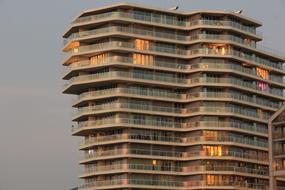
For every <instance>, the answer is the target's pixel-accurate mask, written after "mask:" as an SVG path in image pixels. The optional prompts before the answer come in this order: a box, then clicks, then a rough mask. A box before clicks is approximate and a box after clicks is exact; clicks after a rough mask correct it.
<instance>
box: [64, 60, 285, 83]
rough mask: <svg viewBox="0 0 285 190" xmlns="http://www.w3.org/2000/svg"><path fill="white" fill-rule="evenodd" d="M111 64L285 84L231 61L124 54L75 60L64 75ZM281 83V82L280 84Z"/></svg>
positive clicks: (280, 79)
mask: <svg viewBox="0 0 285 190" xmlns="http://www.w3.org/2000/svg"><path fill="white" fill-rule="evenodd" d="M111 64H123V65H128V66H133V67H144V68H146V67H147V68H150V69H162V70H166V71H168V70H169V69H171V71H173V69H175V70H176V71H179V72H183V73H192V72H197V71H200V70H203V71H211V70H229V71H230V72H235V73H236V72H238V73H239V74H243V75H246V76H247V77H252V78H254V79H257V80H262V81H265V82H274V83H275V84H276V83H277V85H279V86H280V85H281V86H282V87H283V86H284V84H283V81H282V78H274V77H270V76H269V79H263V78H261V77H260V76H258V75H257V73H256V72H255V71H253V70H252V69H248V68H244V67H242V66H240V65H236V64H233V63H230V62H224V63H198V64H191V65H186V64H180V63H175V62H170V61H169V62H167V61H153V62H146V63H144V64H141V65H140V64H135V63H134V60H133V59H132V58H131V57H122V56H108V58H106V59H105V60H103V61H102V62H101V63H97V64H91V62H90V61H80V62H74V63H72V64H70V65H69V66H68V67H67V68H66V69H65V71H64V76H66V75H68V74H69V73H70V72H71V71H74V70H79V69H89V68H92V67H99V66H104V65H106V66H108V65H111ZM278 83H279V84H278Z"/></svg>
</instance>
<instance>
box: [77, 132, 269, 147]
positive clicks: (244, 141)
mask: <svg viewBox="0 0 285 190" xmlns="http://www.w3.org/2000/svg"><path fill="white" fill-rule="evenodd" d="M112 141H113V142H114V141H115V142H116V141H117V142H118V141H119V142H132V141H133V142H141V143H150V144H151V143H153V141H155V142H156V143H162V144H171V145H176V146H189V145H195V144H201V143H203V144H204V143H205V144H212V143H214V144H231V143H235V144H239V145H242V146H243V145H250V146H256V147H262V148H268V143H267V142H266V141H260V140H253V139H249V138H245V137H235V136H230V135H225V136H217V137H206V136H194V137H179V136H160V135H154V134H153V135H152V134H148V135H147V134H137V133H131V134H117V135H106V136H100V137H94V138H90V139H88V140H85V142H84V144H83V145H82V146H81V147H90V146H94V145H100V143H108V142H112Z"/></svg>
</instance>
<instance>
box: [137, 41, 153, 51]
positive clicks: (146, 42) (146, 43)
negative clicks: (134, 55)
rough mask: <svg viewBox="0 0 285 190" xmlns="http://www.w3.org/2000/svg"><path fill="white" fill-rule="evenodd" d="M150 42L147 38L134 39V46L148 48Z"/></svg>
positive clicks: (138, 48) (141, 48)
mask: <svg viewBox="0 0 285 190" xmlns="http://www.w3.org/2000/svg"><path fill="white" fill-rule="evenodd" d="M149 45H150V42H149V41H148V40H141V39H136V40H135V48H136V49H137V50H149Z"/></svg>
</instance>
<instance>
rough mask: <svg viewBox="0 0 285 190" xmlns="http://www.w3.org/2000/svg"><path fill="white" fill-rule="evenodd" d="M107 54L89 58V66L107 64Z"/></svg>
mask: <svg viewBox="0 0 285 190" xmlns="http://www.w3.org/2000/svg"><path fill="white" fill-rule="evenodd" d="M107 58H108V57H107V54H106V53H104V54H100V55H95V56H93V57H91V58H90V63H91V64H102V63H106V62H107Z"/></svg>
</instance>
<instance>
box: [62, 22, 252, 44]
mask: <svg viewBox="0 0 285 190" xmlns="http://www.w3.org/2000/svg"><path fill="white" fill-rule="evenodd" d="M114 32H119V33H126V34H135V35H143V36H150V37H155V38H165V39H167V40H169V39H172V40H178V41H181V42H186V41H191V40H226V41H233V42H236V43H239V44H241V45H246V46H249V47H253V48H255V42H254V41H252V42H246V41H245V40H244V39H242V38H239V37H236V36H234V35H215V34H198V35H193V36H187V35H180V34H174V33H167V32H160V31H155V30H147V29H138V28H133V27H124V26H112V27H105V28H100V29H95V30H88V31H83V32H78V33H72V34H71V35H70V36H69V37H68V38H67V39H66V40H65V41H64V44H67V43H68V42H69V41H71V40H72V39H77V38H82V37H89V36H93V35H100V34H108V33H114Z"/></svg>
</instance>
